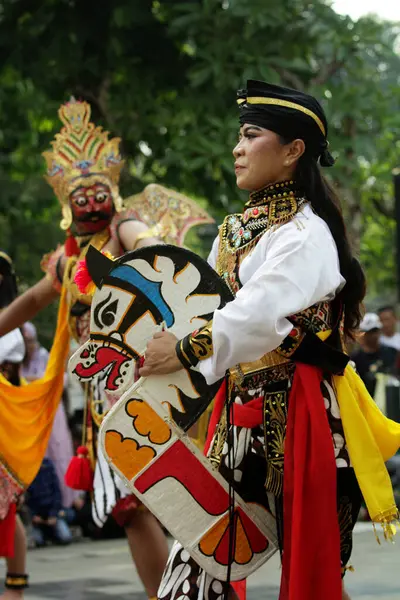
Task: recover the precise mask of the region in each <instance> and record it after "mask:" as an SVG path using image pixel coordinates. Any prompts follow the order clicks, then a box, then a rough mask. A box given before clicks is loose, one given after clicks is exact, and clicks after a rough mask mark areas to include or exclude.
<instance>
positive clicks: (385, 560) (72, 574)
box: [0, 523, 400, 600]
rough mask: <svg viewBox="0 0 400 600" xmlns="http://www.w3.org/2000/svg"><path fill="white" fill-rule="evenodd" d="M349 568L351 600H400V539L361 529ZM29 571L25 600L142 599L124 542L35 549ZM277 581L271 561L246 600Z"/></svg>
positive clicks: (0, 568) (269, 596) (260, 599)
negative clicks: (352, 569) (383, 539)
mask: <svg viewBox="0 0 400 600" xmlns="http://www.w3.org/2000/svg"><path fill="white" fill-rule="evenodd" d="M399 538H400V536H399ZM352 564H353V565H354V567H355V572H354V573H349V574H348V575H347V576H346V579H347V582H348V586H347V587H348V590H349V592H350V593H351V596H352V599H353V600H378V599H380V598H381V599H382V600H400V539H399V541H398V543H397V545H396V544H395V545H392V544H387V543H383V544H382V545H381V546H378V544H377V543H376V541H375V537H374V535H373V533H372V529H371V528H370V527H369V526H368V525H366V524H363V523H362V524H360V525H359V526H358V528H357V533H356V535H355V549H354V553H353V559H352ZM29 570H30V573H31V584H32V585H31V587H30V589H29V590H28V591H27V593H26V600H110V599H111V598H113V599H114V598H115V599H116V600H146V595H145V594H144V593H143V592H142V589H141V585H140V582H139V580H138V577H137V574H136V572H135V570H134V568H133V567H132V565H131V563H130V560H129V555H128V549H127V546H126V544H125V542H124V541H123V540H115V541H108V542H81V543H78V544H74V545H73V546H69V547H67V548H56V547H49V548H45V549H43V550H34V551H31V552H30V555H29ZM0 577H1V578H2V579H3V578H4V564H0ZM279 577H280V569H279V561H278V559H277V558H276V557H274V558H273V559H272V560H271V561H270V562H269V563H268V564H267V565H265V566H264V567H263V568H262V569H260V570H259V571H258V572H257V573H256V574H255V575H253V576H252V577H251V578H250V579H249V593H248V600H277V598H278V585H279ZM0 587H1V586H0Z"/></svg>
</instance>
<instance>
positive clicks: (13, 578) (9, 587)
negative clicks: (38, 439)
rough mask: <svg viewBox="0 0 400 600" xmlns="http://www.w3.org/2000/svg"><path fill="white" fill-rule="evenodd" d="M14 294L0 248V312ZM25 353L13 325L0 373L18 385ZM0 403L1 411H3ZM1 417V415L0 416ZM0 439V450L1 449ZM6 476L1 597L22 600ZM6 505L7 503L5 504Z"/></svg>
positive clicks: (19, 543)
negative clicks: (4, 564)
mask: <svg viewBox="0 0 400 600" xmlns="http://www.w3.org/2000/svg"><path fill="white" fill-rule="evenodd" d="M17 295H18V291H17V281H16V277H15V272H14V266H13V262H12V260H11V258H10V257H9V256H8V254H6V253H5V252H3V251H1V250H0V312H2V311H3V310H4V309H5V308H6V307H7V306H8V305H9V304H10V303H11V302H12V301H13V300H14V299H15V298H16V297H17ZM24 354H25V344H24V339H23V337H22V335H21V331H20V330H19V329H18V328H16V329H13V330H12V331H10V332H9V333H8V334H7V335H5V336H3V337H2V338H1V339H0V373H1V374H2V375H3V376H4V377H5V379H6V380H7V381H8V382H10V383H12V384H13V385H16V386H19V385H20V384H21V363H22V360H23V358H24ZM6 409H7V407H6V406H2V410H6ZM0 418H1V417H0ZM1 441H2V440H1V439H0V453H3V452H4V449H3V448H2V444H1ZM8 485H9V478H8V475H7V471H6V470H2V469H1V465H0V493H1V496H0V507H1V509H2V510H0V557H1V556H4V557H6V561H7V575H6V580H5V586H6V589H5V592H4V593H3V594H1V595H0V599H1V600H22V598H24V590H25V588H26V587H28V575H27V574H26V572H25V568H26V546H27V542H26V535H25V530H24V526H23V524H22V521H21V518H20V516H19V514H17V515H16V508H17V507H16V504H17V503H18V504H19V502H20V501H21V500H22V498H20V499H19V501H18V502H17V501H15V500H14V501H12V502H9V503H8V502H7V500H8V499H7V491H8ZM7 504H8V506H7Z"/></svg>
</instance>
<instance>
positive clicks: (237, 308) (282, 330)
mask: <svg viewBox="0 0 400 600" xmlns="http://www.w3.org/2000/svg"><path fill="white" fill-rule="evenodd" d="M300 225H301V227H300ZM213 254H215V248H213V252H212V254H211V257H210V258H211V260H210V261H209V262H210V263H211V264H213V258H214V257H213ZM253 268H254V272H252V271H253ZM247 269H249V273H248V274H247V273H246V270H247ZM250 271H251V272H250ZM240 273H241V277H242V278H243V280H244V285H243V287H242V288H241V289H240V290H239V292H238V293H237V295H236V298H235V299H234V300H233V301H232V302H230V303H228V304H227V305H226V306H225V307H224V308H222V309H221V310H217V311H215V313H214V318H213V322H212V324H210V325H208V326H206V327H208V332H206V333H207V335H208V336H209V338H210V339H209V342H208V345H209V351H208V352H207V353H206V354H205V356H201V357H200V354H197V356H193V355H192V356H189V362H190V363H191V365H192V366H194V363H195V359H196V358H197V361H199V360H200V361H201V362H200V364H199V368H200V371H201V373H202V374H203V375H204V377H205V378H206V380H207V382H208V383H209V384H212V383H214V382H215V381H217V380H218V379H220V378H222V377H223V376H224V375H225V373H226V371H227V370H228V369H230V368H232V367H234V366H235V365H237V364H240V363H243V362H252V361H255V360H258V359H259V358H261V357H262V356H263V355H264V354H266V353H267V352H270V351H272V350H274V349H275V348H277V347H278V346H279V345H280V344H281V343H282V341H283V340H284V339H285V338H286V337H287V336H288V335H289V333H290V331H291V329H292V324H291V322H290V321H289V320H288V317H289V316H290V315H293V314H296V313H298V312H300V311H302V310H305V309H306V308H308V307H310V306H312V305H313V304H315V303H317V302H319V301H323V300H326V299H330V298H333V297H334V295H335V293H336V292H337V290H339V289H340V287H341V286H342V285H343V283H344V280H343V278H342V277H341V275H340V271H339V262H338V256H337V250H336V247H335V244H334V242H333V239H332V237H331V235H330V233H329V230H328V228H327V226H326V224H325V223H324V222H323V221H322V220H321V219H319V217H316V215H313V214H311V209H310V208H309V207H306V208H305V209H304V214H303V215H298V216H297V218H296V219H295V220H293V221H291V222H290V223H287V224H285V225H282V226H281V227H279V228H278V229H276V230H274V231H272V230H270V231H268V232H267V233H266V234H265V235H264V236H263V238H262V239H261V240H260V242H259V243H258V245H257V247H256V248H255V250H254V251H253V255H252V256H250V257H249V260H248V263H247V265H246V262H245V261H243V263H242V266H241V271H240ZM158 335H159V336H160V337H161V336H162V337H163V338H164V339H163V347H162V346H161V341H160V342H159V343H158V344H156V342H157V340H156V339H155V340H152V342H150V343H149V347H148V348H149V356H148V351H147V350H146V362H145V366H144V368H143V370H142V371H141V372H140V373H141V374H142V375H148V374H150V373H161V372H163V373H165V372H172V371H166V368H167V366H168V365H170V366H171V368H172V366H174V365H175V364H176V362H175V361H176V351H175V357H174V358H173V357H172V351H171V346H172V336H171V334H169V333H168V332H165V333H164V334H158ZM199 335H200V336H201V335H203V332H202V330H200V331H199V332H195V333H194V334H192V336H188V337H187V338H184V340H181V342H183V350H185V349H188V348H189V349H190V347H192V348H193V347H194V345H193V344H189V345H186V346H185V341H186V342H190V341H193V340H194V341H196V338H198V336H199ZM167 336H171V339H170V340H169V341H167ZM206 341H207V340H206ZM203 342H204V339H203ZM203 347H204V343H203ZM178 348H179V345H178ZM167 352H170V354H171V356H170V357H169V359H168V360H167V356H166V354H167ZM195 354H196V353H195ZM148 358H149V359H150V361H149V362H148V360H147V359H148ZM181 358H182V356H181ZM192 359H193V360H192ZM158 360H161V364H160V366H157V361H158ZM149 363H150V364H149ZM186 366H187V365H186ZM146 367H147V369H146ZM160 368H161V369H163V370H162V371H160V370H159V369H160ZM174 370H177V369H176V368H175V369H174ZM149 371H150V372H149Z"/></svg>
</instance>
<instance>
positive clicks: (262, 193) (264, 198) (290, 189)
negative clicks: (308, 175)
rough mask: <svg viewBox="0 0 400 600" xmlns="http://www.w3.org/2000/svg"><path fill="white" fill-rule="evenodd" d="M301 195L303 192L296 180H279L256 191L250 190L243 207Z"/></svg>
mask: <svg viewBox="0 0 400 600" xmlns="http://www.w3.org/2000/svg"><path fill="white" fill-rule="evenodd" d="M303 195H304V193H303V192H302V191H301V189H300V186H299V185H298V184H297V183H296V181H293V180H290V181H280V182H279V183H274V184H272V185H267V186H266V187H264V188H261V190H257V191H256V192H251V194H250V197H249V200H248V202H247V203H246V205H245V208H250V207H252V206H260V205H265V204H268V203H270V202H272V201H273V200H279V199H281V198H282V199H283V198H290V197H292V198H300V197H301V196H303Z"/></svg>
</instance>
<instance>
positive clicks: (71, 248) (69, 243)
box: [64, 229, 80, 256]
mask: <svg viewBox="0 0 400 600" xmlns="http://www.w3.org/2000/svg"><path fill="white" fill-rule="evenodd" d="M64 248H65V256H79V254H80V249H79V246H78V243H77V241H76V239H75V238H74V236H73V235H72V233H71V231H70V230H69V229H68V231H67V239H66V240H65V244H64Z"/></svg>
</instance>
